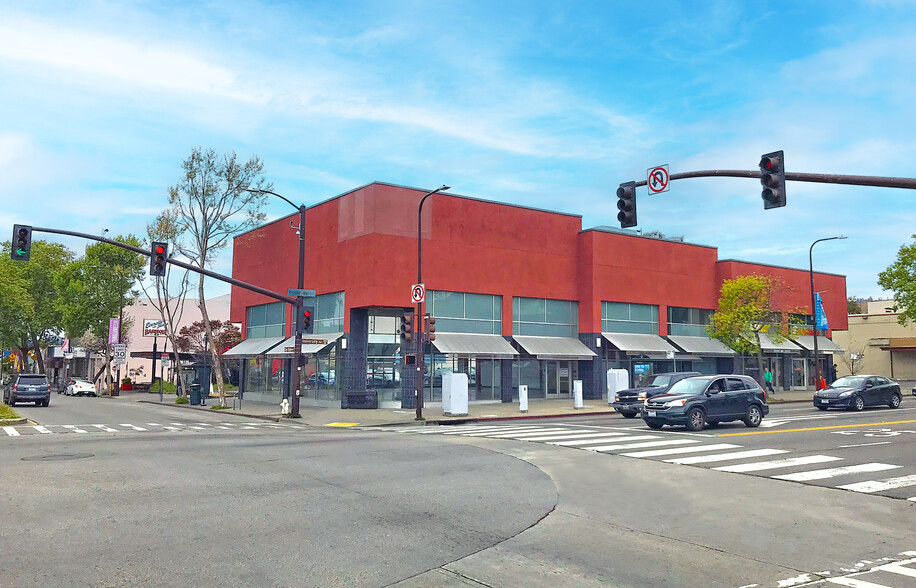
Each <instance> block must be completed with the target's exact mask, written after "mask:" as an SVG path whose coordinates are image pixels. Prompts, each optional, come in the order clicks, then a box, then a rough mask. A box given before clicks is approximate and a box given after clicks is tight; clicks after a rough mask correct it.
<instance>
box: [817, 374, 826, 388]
mask: <svg viewBox="0 0 916 588" xmlns="http://www.w3.org/2000/svg"><path fill="white" fill-rule="evenodd" d="M826 387H827V380H825V379H824V374H823V373H821V372H818V373H817V389H818V390H823V389H824V388H826Z"/></svg>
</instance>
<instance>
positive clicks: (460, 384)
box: [442, 373, 468, 416]
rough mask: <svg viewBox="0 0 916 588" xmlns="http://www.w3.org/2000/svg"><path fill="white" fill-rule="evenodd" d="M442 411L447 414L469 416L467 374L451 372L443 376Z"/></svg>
mask: <svg viewBox="0 0 916 588" xmlns="http://www.w3.org/2000/svg"><path fill="white" fill-rule="evenodd" d="M442 413H443V414H445V416H467V414H468V375H467V374H462V373H450V374H444V375H443V376H442Z"/></svg>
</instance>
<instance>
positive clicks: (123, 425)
mask: <svg viewBox="0 0 916 588" xmlns="http://www.w3.org/2000/svg"><path fill="white" fill-rule="evenodd" d="M121 426H122V427H127V428H128V429H133V430H134V431H146V429H144V428H143V427H138V426H137V425H131V424H128V423H121Z"/></svg>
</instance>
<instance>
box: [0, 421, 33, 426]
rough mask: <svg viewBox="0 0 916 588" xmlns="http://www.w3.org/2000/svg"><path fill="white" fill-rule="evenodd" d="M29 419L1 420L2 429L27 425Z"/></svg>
mask: <svg viewBox="0 0 916 588" xmlns="http://www.w3.org/2000/svg"><path fill="white" fill-rule="evenodd" d="M28 422H29V419H0V427H15V426H16V425H25V424H27V423H28Z"/></svg>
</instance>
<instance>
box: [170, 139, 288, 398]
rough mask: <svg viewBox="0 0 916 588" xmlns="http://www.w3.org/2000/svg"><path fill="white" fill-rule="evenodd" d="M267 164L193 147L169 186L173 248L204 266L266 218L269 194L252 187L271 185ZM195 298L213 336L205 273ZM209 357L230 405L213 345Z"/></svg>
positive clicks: (200, 280)
mask: <svg viewBox="0 0 916 588" xmlns="http://www.w3.org/2000/svg"><path fill="white" fill-rule="evenodd" d="M263 169H264V166H263V164H262V163H261V160H260V159H259V158H258V157H252V158H251V159H249V160H248V161H247V162H245V163H240V162H239V161H238V159H237V158H236V155H235V153H229V154H225V155H222V156H220V155H218V154H217V153H216V151H214V150H213V149H208V150H206V151H204V150H202V149H200V148H196V149H193V150H192V151H191V155H190V156H189V157H188V158H187V159H186V160H184V162H182V170H183V173H182V176H181V179H180V180H179V182H178V184H177V185H175V186H172V187H171V188H170V189H169V204H170V206H171V209H170V210H171V214H172V215H173V216H174V219H175V223H176V229H177V234H178V235H181V238H180V239H177V240H176V241H175V243H174V244H175V248H176V249H177V250H178V251H179V252H180V253H181V254H182V255H184V256H185V257H187V258H188V259H189V260H190V262H191V263H192V264H193V265H196V266H197V267H200V268H206V267H207V266H209V265H210V264H211V263H212V262H213V259H214V258H215V256H216V255H217V254H218V253H219V252H220V251H222V250H223V249H225V248H226V247H227V246H228V245H229V243H230V241H231V239H232V237H234V236H235V235H238V234H239V233H243V232H245V231H248V230H250V229H253V228H254V227H256V226H258V225H259V224H261V223H262V222H263V221H264V219H265V215H264V213H262V212H261V207H262V206H263V205H264V201H265V200H266V196H264V195H263V194H259V193H256V192H250V191H249V189H252V190H270V189H271V188H272V187H273V186H272V184H270V183H269V182H267V180H266V179H265V178H264V176H263ZM197 298H198V300H197V301H198V305H199V307H200V313H201V317H202V318H203V323H204V326H205V330H206V333H207V337H209V338H210V340H213V328H212V325H211V321H210V316H209V314H208V313H207V302H206V297H205V295H204V276H203V274H199V278H198V283H197ZM210 359H211V363H212V366H213V371H215V372H216V385H217V388H218V390H219V401H220V406H226V394H225V389H226V386H225V382H224V380H223V369H222V362H221V359H220V356H219V354H218V353H217V352H216V349H215V348H211V349H210Z"/></svg>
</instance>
